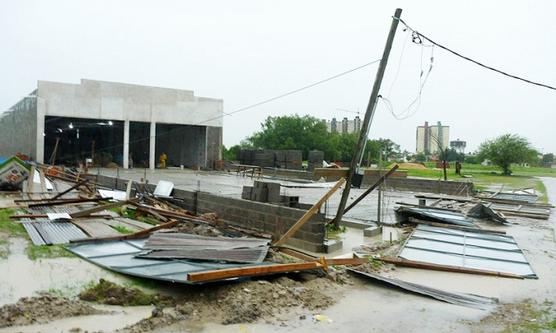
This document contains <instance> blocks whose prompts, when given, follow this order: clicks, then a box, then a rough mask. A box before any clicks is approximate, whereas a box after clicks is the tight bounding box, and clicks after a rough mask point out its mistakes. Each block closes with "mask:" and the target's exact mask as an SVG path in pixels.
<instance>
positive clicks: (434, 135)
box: [416, 121, 450, 154]
mask: <svg viewBox="0 0 556 333" xmlns="http://www.w3.org/2000/svg"><path fill="white" fill-rule="evenodd" d="M449 142H450V126H442V124H441V123H440V122H437V123H436V125H433V126H429V122H428V121H426V122H425V125H424V126H417V149H416V152H417V153H418V154H419V153H425V154H437V153H438V152H439V150H444V149H445V148H447V147H448V143H449Z"/></svg>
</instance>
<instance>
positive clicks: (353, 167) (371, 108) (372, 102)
mask: <svg viewBox="0 0 556 333" xmlns="http://www.w3.org/2000/svg"><path fill="white" fill-rule="evenodd" d="M401 14H402V10H401V8H398V9H396V12H395V13H394V17H393V18H392V25H391V26H390V32H389V33H388V39H386V46H385V47H384V53H383V54H382V58H381V59H380V64H379V65H378V71H377V72H376V78H375V82H374V84H373V91H372V92H371V97H370V99H369V104H368V105H367V111H365V118H364V120H363V124H362V125H361V132H360V133H359V141H357V146H356V149H355V154H354V155H353V157H352V159H351V163H350V165H349V170H348V178H347V181H346V187H345V189H344V191H343V192H342V199H341V200H340V206H339V207H338V212H337V213H336V218H335V219H334V224H335V225H336V227H338V226H339V225H340V222H341V221H342V216H343V214H344V209H345V208H346V204H347V199H348V197H349V191H350V187H351V182H352V180H353V175H354V174H355V172H357V168H358V167H359V160H360V159H361V156H362V155H363V149H364V148H363V147H364V146H365V142H366V141H367V134H368V131H369V127H370V125H371V124H370V123H371V119H373V114H374V113H375V108H376V103H377V101H378V92H379V90H380V84H381V83H382V78H383V77H384V72H385V71H386V64H387V63H388V56H389V55H390V49H391V48H392V43H393V42H394V35H395V34H396V28H397V27H398V23H399V18H400V16H401Z"/></svg>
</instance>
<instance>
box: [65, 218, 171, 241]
mask: <svg viewBox="0 0 556 333" xmlns="http://www.w3.org/2000/svg"><path fill="white" fill-rule="evenodd" d="M177 224H178V221H175V220H173V221H170V222H166V223H162V224H159V225H157V226H154V227H152V228H149V229H144V230H141V231H137V232H134V233H132V234H127V235H119V236H111V237H98V238H83V239H74V240H71V241H70V242H71V243H85V242H100V241H108V240H125V239H137V238H144V237H146V236H148V235H150V234H151V233H153V232H155V231H157V230H161V229H166V228H173V227H175V226H176V225H177Z"/></svg>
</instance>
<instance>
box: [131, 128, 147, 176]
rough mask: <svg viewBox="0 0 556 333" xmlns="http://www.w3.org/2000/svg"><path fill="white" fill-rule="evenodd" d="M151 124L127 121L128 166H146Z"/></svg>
mask: <svg viewBox="0 0 556 333" xmlns="http://www.w3.org/2000/svg"><path fill="white" fill-rule="evenodd" d="M150 135H151V124H150V123H145V122H138V121H131V122H129V167H130V168H132V167H133V168H148V167H149V148H150V142H151V140H150Z"/></svg>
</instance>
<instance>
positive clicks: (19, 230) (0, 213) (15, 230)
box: [0, 208, 27, 238]
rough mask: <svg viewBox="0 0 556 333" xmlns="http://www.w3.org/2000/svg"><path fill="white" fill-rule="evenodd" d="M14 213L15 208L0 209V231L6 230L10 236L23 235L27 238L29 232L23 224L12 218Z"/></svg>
mask: <svg viewBox="0 0 556 333" xmlns="http://www.w3.org/2000/svg"><path fill="white" fill-rule="evenodd" d="M14 214H15V210H14V209H11V208H6V209H0V232H4V233H6V234H8V235H9V236H21V237H26V238H27V232H26V231H25V228H24V227H23V225H22V224H21V223H17V222H14V221H13V220H12V219H10V215H14Z"/></svg>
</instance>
